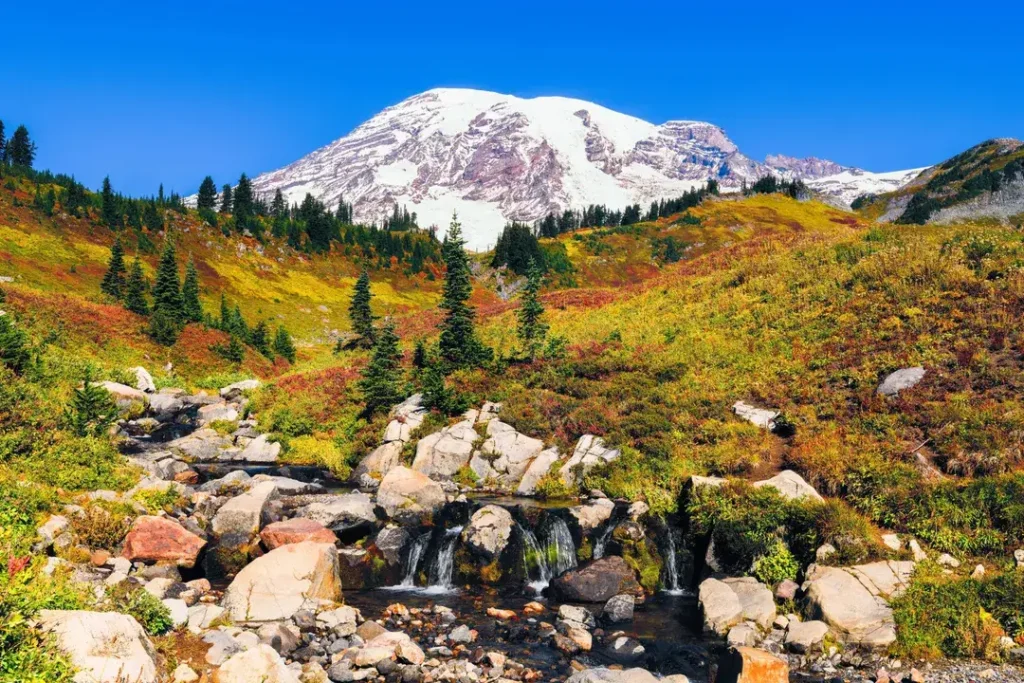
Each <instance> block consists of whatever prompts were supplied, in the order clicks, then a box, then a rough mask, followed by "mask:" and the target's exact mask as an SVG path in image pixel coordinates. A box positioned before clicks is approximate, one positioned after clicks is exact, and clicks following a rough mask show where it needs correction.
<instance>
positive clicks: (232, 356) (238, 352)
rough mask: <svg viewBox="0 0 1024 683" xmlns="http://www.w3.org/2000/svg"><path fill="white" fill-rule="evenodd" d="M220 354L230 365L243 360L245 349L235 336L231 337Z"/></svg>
mask: <svg viewBox="0 0 1024 683" xmlns="http://www.w3.org/2000/svg"><path fill="white" fill-rule="evenodd" d="M221 353H222V355H223V356H224V357H225V358H226V359H228V360H229V361H231V362H232V363H241V362H242V361H243V360H245V347H244V346H243V345H242V342H241V341H239V339H238V337H236V336H235V335H231V339H229V340H228V345H227V346H226V347H224V348H223V349H222V351H221Z"/></svg>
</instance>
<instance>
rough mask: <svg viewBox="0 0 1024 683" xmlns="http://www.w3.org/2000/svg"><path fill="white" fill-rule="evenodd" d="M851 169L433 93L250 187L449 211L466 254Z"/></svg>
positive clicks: (557, 100) (593, 108)
mask: <svg viewBox="0 0 1024 683" xmlns="http://www.w3.org/2000/svg"><path fill="white" fill-rule="evenodd" d="M848 170H850V169H847V168H844V167H842V166H839V165H838V164H835V163H833V162H830V161H823V160H820V159H814V158H810V159H793V158H790V157H784V156H776V157H769V159H768V163H767V164H763V163H760V162H757V161H754V160H752V159H750V158H748V157H747V156H744V155H743V154H742V153H741V152H740V151H739V149H738V148H737V146H736V145H735V144H734V143H733V142H732V140H730V139H729V138H728V137H727V136H726V134H725V132H724V131H723V130H722V129H721V128H719V127H718V126H715V125H713V124H710V123H704V122H700V121H669V122H666V123H663V124H661V125H655V124H652V123H649V122H647V121H644V120H642V119H638V118H636V117H633V116H628V115H626V114H621V113H619V112H615V111H612V110H610V109H607V108H605V107H602V106H600V105H597V104H593V103H592V102H586V101H583V100H577V99H571V98H566V97H536V98H533V99H523V98H519V97H514V96H511V95H502V94H498V93H493V92H485V91H480V90H468V89H455V88H439V89H434V90H429V91H427V92H425V93H422V94H419V95H415V96H413V97H410V98H408V99H406V100H404V101H402V102H400V103H399V104H397V105H395V106H392V107H388V108H387V109H385V110H383V111H382V112H381V113H379V114H377V115H376V116H374V117H373V118H371V119H370V120H369V121H367V122H366V123H364V124H362V125H361V126H359V127H358V128H356V129H355V130H354V131H352V132H351V133H350V134H348V135H346V136H345V137H343V138H340V139H339V140H336V141H334V142H332V143H330V144H329V145H327V146H325V147H322V148H320V149H318V150H316V151H314V152H312V153H311V154H308V155H307V156H305V157H303V158H301V159H299V160H298V161H296V162H294V163H292V164H289V165H288V166H285V167H284V168H281V169H279V170H276V171H273V172H270V173H265V174H262V175H260V176H259V177H257V178H255V179H254V181H253V185H254V189H255V190H256V191H257V192H260V193H264V194H272V193H273V192H274V191H275V190H278V189H280V190H281V191H282V192H283V193H284V195H285V197H286V198H287V199H288V201H289V202H301V201H302V199H303V197H304V196H305V195H306V193H311V194H313V196H315V197H317V198H318V199H320V200H321V201H323V202H324V203H325V204H327V205H328V206H334V205H336V204H337V203H338V201H339V200H340V199H342V198H344V199H345V201H347V202H351V203H353V204H354V207H355V215H356V217H357V218H358V219H360V220H380V219H382V218H384V217H386V216H388V215H390V214H391V213H392V211H393V210H394V207H395V206H396V205H398V206H403V205H404V206H407V207H408V209H409V210H410V211H415V212H416V214H417V217H418V222H419V224H420V225H421V226H424V227H426V226H430V225H437V226H439V227H441V228H442V229H443V228H444V227H446V226H447V224H448V221H449V220H450V218H451V215H452V212H453V211H457V212H458V214H459V217H460V219H461V220H462V222H463V223H464V224H465V226H466V227H465V233H466V236H467V238H468V241H469V245H470V246H471V247H473V248H478V249H479V248H486V247H488V246H490V245H492V244H493V243H494V240H495V238H496V236H497V235H498V233H499V232H500V231H501V228H502V226H503V225H504V224H505V222H506V221H508V220H518V221H533V220H535V219H537V218H540V217H542V216H544V215H546V214H547V213H550V212H561V211H562V210H564V209H567V208H580V207H583V206H586V205H588V204H604V205H606V206H608V207H610V208H621V207H625V206H626V205H629V204H633V203H639V204H641V205H642V206H644V207H645V208H646V205H647V204H649V203H650V202H651V201H654V200H658V199H662V198H667V197H675V196H678V195H679V194H682V193H683V192H685V191H686V190H689V189H691V188H692V187H695V186H699V185H703V184H704V183H705V182H706V181H707V180H708V179H709V178H717V179H718V181H719V184H720V185H721V186H722V188H723V189H726V190H728V189H730V188H733V189H735V188H739V187H740V186H741V185H742V184H743V182H745V181H746V182H751V181H753V180H756V179H757V178H759V177H761V176H764V175H766V174H769V173H774V174H776V175H782V176H785V177H800V178H803V179H805V180H811V179H816V178H821V177H828V176H830V175H834V174H836V173H842V172H845V171H848ZM869 175H871V174H869ZM892 189H895V188H892ZM846 194H850V192H849V190H847V192H846ZM842 199H843V200H845V201H849V199H850V198H848V197H846V196H843V197H842Z"/></svg>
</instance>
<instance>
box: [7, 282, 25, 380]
mask: <svg viewBox="0 0 1024 683" xmlns="http://www.w3.org/2000/svg"><path fill="white" fill-rule="evenodd" d="M0 300H2V299H0ZM28 361H29V352H28V344H27V342H26V339H25V333H24V332H23V331H22V330H21V329H20V328H19V327H18V326H17V325H15V324H14V319H13V318H12V317H11V314H10V313H5V314H3V315H0V365H6V366H7V367H8V368H10V369H11V370H13V371H14V372H16V373H19V374H20V373H21V372H22V371H24V369H25V368H26V367H28Z"/></svg>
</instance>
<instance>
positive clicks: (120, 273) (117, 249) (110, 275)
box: [100, 237, 125, 299]
mask: <svg viewBox="0 0 1024 683" xmlns="http://www.w3.org/2000/svg"><path fill="white" fill-rule="evenodd" d="M124 274H125V267H124V249H123V248H122V247H121V238H120V237H118V238H117V239H115V240H114V246H112V247H111V248H110V263H109V264H107V272H106V274H105V275H104V276H103V282H101V283H100V290H102V291H103V293H104V294H106V295H107V296H111V297H113V298H115V299H120V298H121V296H122V295H123V294H124V284H125V280H124Z"/></svg>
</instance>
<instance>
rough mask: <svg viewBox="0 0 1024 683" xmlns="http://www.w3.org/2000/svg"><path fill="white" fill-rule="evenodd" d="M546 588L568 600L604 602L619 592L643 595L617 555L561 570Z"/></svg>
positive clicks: (630, 571)
mask: <svg viewBox="0 0 1024 683" xmlns="http://www.w3.org/2000/svg"><path fill="white" fill-rule="evenodd" d="M550 590H551V592H552V594H553V595H554V596H555V597H556V598H557V599H561V600H564V601H568V602H607V601H608V600H610V599H612V598H613V597H615V596H616V595H618V594H619V593H630V594H632V595H635V596H642V595H643V588H641V587H640V584H639V583H637V580H636V575H635V573H634V572H633V569H632V568H631V567H630V566H629V565H628V564H626V561H625V560H624V559H622V558H621V557H619V556H617V555H612V556H609V557H603V558H601V559H599V560H594V561H593V562H590V563H589V564H587V565H585V566H583V567H580V568H577V569H571V570H569V571H567V572H565V573H564V574H562V575H561V576H558V577H556V578H555V579H553V580H552V581H551V588H550Z"/></svg>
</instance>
